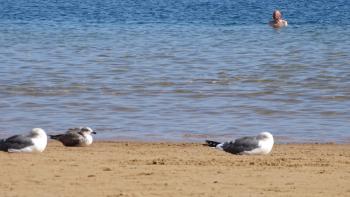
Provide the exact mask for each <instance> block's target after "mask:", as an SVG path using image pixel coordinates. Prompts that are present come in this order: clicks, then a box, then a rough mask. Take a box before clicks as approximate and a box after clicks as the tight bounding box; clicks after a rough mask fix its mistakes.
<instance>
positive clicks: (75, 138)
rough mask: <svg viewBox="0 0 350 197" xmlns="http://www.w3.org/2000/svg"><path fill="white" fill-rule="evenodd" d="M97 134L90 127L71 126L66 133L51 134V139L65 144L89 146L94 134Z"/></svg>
mask: <svg viewBox="0 0 350 197" xmlns="http://www.w3.org/2000/svg"><path fill="white" fill-rule="evenodd" d="M91 134H96V132H95V131H93V130H92V129H91V128H90V127H80V128H71V129H68V131H67V132H66V133H64V134H58V135H49V136H50V138H51V139H54V140H58V141H60V142H62V144H63V145H65V146H89V145H90V144H92V141H93V139H92V135H91Z"/></svg>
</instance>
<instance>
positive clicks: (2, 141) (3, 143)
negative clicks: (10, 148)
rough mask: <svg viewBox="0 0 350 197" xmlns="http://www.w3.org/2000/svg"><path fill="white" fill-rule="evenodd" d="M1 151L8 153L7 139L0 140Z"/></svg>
mask: <svg viewBox="0 0 350 197" xmlns="http://www.w3.org/2000/svg"><path fill="white" fill-rule="evenodd" d="M0 151H7V145H6V140H5V139H0Z"/></svg>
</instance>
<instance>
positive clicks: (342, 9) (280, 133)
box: [0, 0, 350, 143]
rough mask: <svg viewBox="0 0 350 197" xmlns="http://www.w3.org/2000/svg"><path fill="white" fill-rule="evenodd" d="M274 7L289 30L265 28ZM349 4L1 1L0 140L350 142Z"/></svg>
mask: <svg viewBox="0 0 350 197" xmlns="http://www.w3.org/2000/svg"><path fill="white" fill-rule="evenodd" d="M274 9H280V10H281V11H282V14H283V16H284V18H285V19H287V20H288V22H289V26H288V27H287V28H283V29H280V30H274V29H272V28H270V27H269V26H268V25H267V23H268V21H269V20H270V19H271V14H272V12H273V10H274ZM349 13H350V1H348V0H333V1H328V0H327V1H326V0H299V1H278V0H277V1H276V0H264V1H261V0H230V1H229V0H220V1H219V0H59V1H57V0H16V1H10V0H0V137H8V136H9V135H13V134H17V133H25V132H27V131H29V130H30V129H31V128H33V127H42V128H44V129H45V130H46V131H47V132H48V133H56V132H59V131H65V130H66V129H67V128H69V127H76V126H90V127H92V128H93V129H95V130H96V131H97V132H98V135H97V136H96V138H98V139H137V140H150V141H154V140H170V141H173V140H175V141H202V140H204V139H205V138H211V139H219V140H223V139H230V138H234V137H240V136H243V135H255V134H257V133H259V132H261V131H270V132H271V133H273V134H274V135H275V137H276V139H277V141H278V142H280V143H285V142H338V143H349V142H350V14H349Z"/></svg>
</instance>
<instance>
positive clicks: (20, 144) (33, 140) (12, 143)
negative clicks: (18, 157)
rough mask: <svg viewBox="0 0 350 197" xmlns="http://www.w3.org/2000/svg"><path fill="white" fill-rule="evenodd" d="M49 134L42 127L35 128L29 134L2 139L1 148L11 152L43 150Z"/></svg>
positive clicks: (0, 141)
mask: <svg viewBox="0 0 350 197" xmlns="http://www.w3.org/2000/svg"><path fill="white" fill-rule="evenodd" d="M46 145H47V135H46V133H45V131H44V130H43V129H41V128H34V129H32V131H31V132H30V133H29V134H28V135H14V136H12V137H9V138H7V139H1V140H0V150H1V151H7V152H9V153H30V152H43V151H44V150H45V148H46Z"/></svg>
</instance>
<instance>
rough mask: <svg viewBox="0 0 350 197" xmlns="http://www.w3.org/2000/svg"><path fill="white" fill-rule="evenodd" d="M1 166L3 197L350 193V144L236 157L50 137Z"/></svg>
mask: <svg viewBox="0 0 350 197" xmlns="http://www.w3.org/2000/svg"><path fill="white" fill-rule="evenodd" d="M0 163H1V168H0V173H1V175H2V176H1V178H0V179H1V180H0V196H29V197H30V196H45V197H50V196H106V197H107V196H108V197H115V196H169V197H171V196H174V197H177V196H350V187H349V185H350V144H343V145H339V144H283V145H275V147H274V149H273V152H272V154H270V155H267V156H237V155H231V154H228V153H225V152H222V151H219V150H216V149H213V148H209V147H206V146H203V145H202V144H199V143H169V142H164V143H161V142H159V143H152V142H96V143H94V144H93V145H92V146H90V147H64V146H62V145H61V144H60V143H58V142H54V141H50V142H49V144H48V147H47V149H46V150H45V152H44V153H41V154H8V153H5V152H1V153H0Z"/></svg>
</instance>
